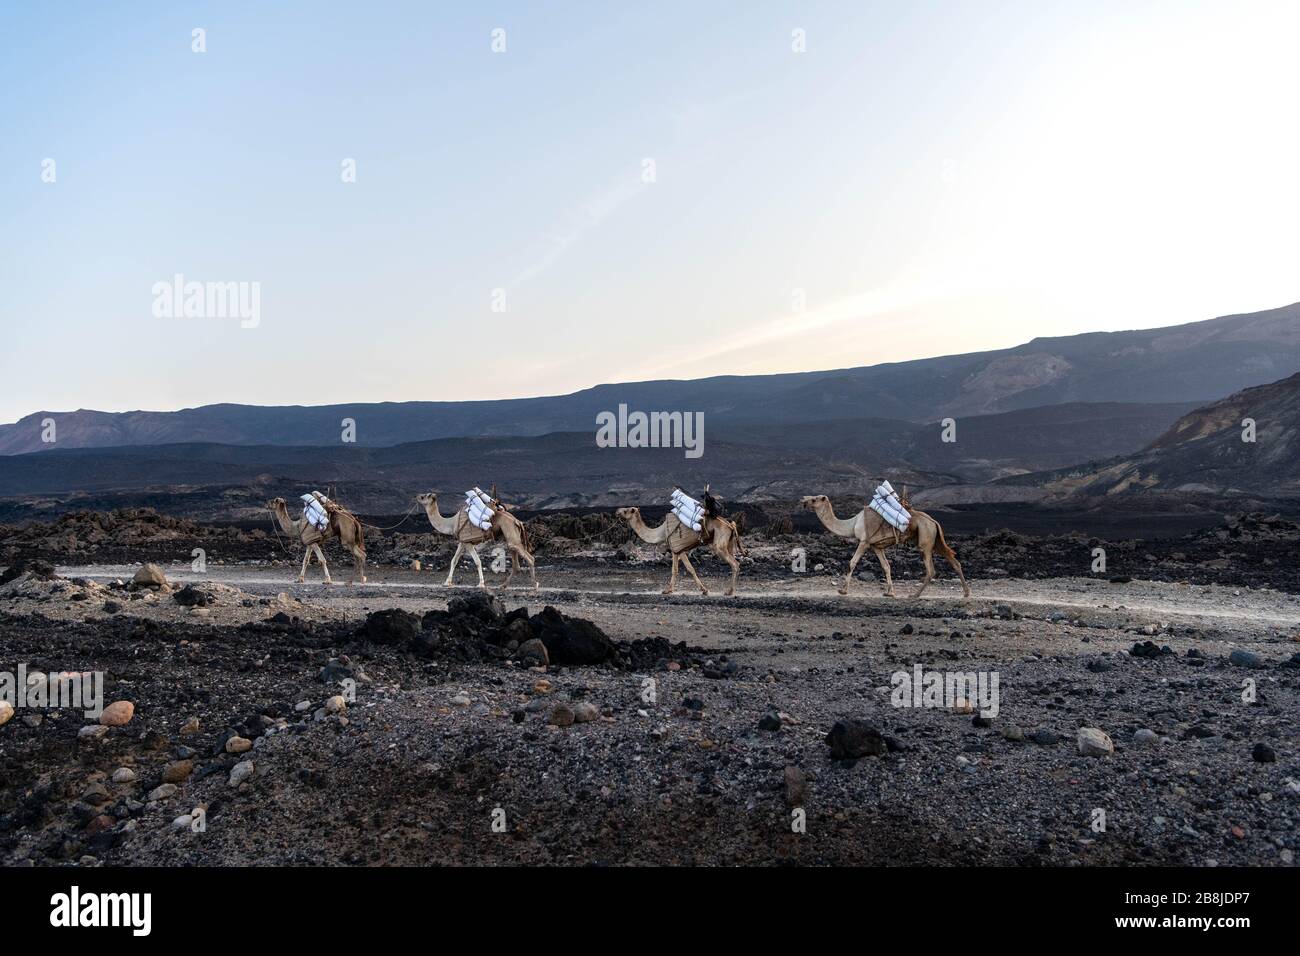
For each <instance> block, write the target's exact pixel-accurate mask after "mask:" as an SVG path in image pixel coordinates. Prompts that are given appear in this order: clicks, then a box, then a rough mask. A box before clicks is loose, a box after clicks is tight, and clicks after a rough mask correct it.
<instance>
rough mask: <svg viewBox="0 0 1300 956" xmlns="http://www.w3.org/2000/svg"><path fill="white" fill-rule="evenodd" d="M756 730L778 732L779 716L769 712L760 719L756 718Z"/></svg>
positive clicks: (779, 726) (779, 725)
mask: <svg viewBox="0 0 1300 956" xmlns="http://www.w3.org/2000/svg"><path fill="white" fill-rule="evenodd" d="M758 729H759V730H780V729H781V717H780V715H778V714H776V713H774V712H772V711H770V710H769V711H768V712H767V713H766V714H764V715H763V716H762V717H760V718H758Z"/></svg>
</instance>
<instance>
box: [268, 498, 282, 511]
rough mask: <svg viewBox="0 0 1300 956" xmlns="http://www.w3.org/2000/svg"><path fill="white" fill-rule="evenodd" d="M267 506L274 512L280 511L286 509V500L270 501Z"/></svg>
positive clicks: (276, 499) (273, 499) (275, 499)
mask: <svg viewBox="0 0 1300 956" xmlns="http://www.w3.org/2000/svg"><path fill="white" fill-rule="evenodd" d="M266 506H267V507H268V508H270V509H271V510H272V511H279V510H280V509H281V508H283V507H285V504H284V499H283V498H272V499H271V500H270V501H268V502H267V503H266Z"/></svg>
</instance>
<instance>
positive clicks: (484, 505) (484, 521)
mask: <svg viewBox="0 0 1300 956" xmlns="http://www.w3.org/2000/svg"><path fill="white" fill-rule="evenodd" d="M465 511H466V513H467V514H468V515H469V521H470V524H472V525H473V526H474V527H476V528H478V529H479V530H480V531H486V530H488V528H490V527H492V516H493V515H494V514H496V509H494V508H493V507H492V499H491V498H489V497H488V496H487V492H485V491H484V490H483V489H482V488H479V487H478V486H477V485H476V486H474V488H472V489H470V490H469V491H467V492H465Z"/></svg>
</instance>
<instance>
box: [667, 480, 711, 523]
mask: <svg viewBox="0 0 1300 956" xmlns="http://www.w3.org/2000/svg"><path fill="white" fill-rule="evenodd" d="M669 500H670V501H671V502H672V506H673V514H675V515H677V520H678V521H680V522H681V523H682V524H684V525H686V527H688V528H690V529H691V530H692V531H702V530H703V529H704V505H702V504H700V503H699V502H698V501H696V500H695V499H694V498H691V497H690V496H688V495H686V494H685V493H683V492H682V490H681V489H680V488H678V489H676V490H674V491H673V494H672V497H671V498H670V499H669Z"/></svg>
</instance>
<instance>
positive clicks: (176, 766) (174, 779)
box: [162, 760, 194, 783]
mask: <svg viewBox="0 0 1300 956" xmlns="http://www.w3.org/2000/svg"><path fill="white" fill-rule="evenodd" d="M193 772H194V761H193V760H173V761H172V762H171V763H169V764H168V765H167V766H166V767H164V768H163V772H162V779H163V783H180V782H182V781H183V780H185V778H187V777H188V776H189V775H190V774H192V773H193Z"/></svg>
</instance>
